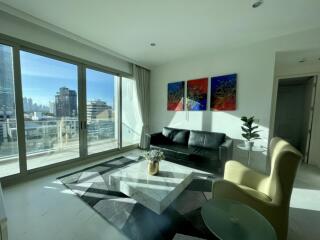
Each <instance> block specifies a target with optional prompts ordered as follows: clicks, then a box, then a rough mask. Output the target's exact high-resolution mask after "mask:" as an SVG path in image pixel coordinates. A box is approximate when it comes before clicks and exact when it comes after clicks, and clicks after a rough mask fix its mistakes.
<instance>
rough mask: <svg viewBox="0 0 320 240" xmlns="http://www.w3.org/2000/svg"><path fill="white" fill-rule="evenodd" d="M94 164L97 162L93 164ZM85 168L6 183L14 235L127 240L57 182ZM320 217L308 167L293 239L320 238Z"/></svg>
mask: <svg viewBox="0 0 320 240" xmlns="http://www.w3.org/2000/svg"><path fill="white" fill-rule="evenodd" d="M138 154H139V151H138V150H134V151H130V152H128V153H126V154H122V155H129V156H130V155H131V156H132V155H135V156H137V155H138ZM112 158H114V157H112ZM103 161H105V160H102V161H101V162H103ZM94 164H97V162H95V163H93V164H91V165H94ZM82 168H84V166H81V167H78V168H75V169H72V170H69V171H64V172H60V173H56V174H53V175H50V176H47V177H42V178H38V179H36V180H32V181H29V182H25V183H21V184H18V185H15V186H11V187H8V188H5V189H4V197H5V204H6V212H7V216H8V229H9V239H10V240H44V239H45V240H59V239H61V240H69V239H70V240H72V239H77V240H91V239H94V240H99V239H112V240H117V239H126V237H125V236H124V235H122V234H121V233H120V232H119V231H118V230H117V229H115V228H114V227H113V226H111V225H110V224H109V223H108V222H107V221H105V220H104V219H103V218H102V217H101V216H100V215H98V214H97V213H96V212H95V211H94V210H92V209H91V208H90V207H88V206H87V205H86V204H85V203H84V202H82V201H81V200H80V199H79V198H77V197H76V196H74V195H72V193H71V192H70V191H69V190H67V189H66V188H65V187H64V186H63V185H61V184H60V182H59V181H56V177H58V176H61V175H64V174H66V173H69V172H73V171H75V170H77V169H82ZM319 222H320V170H319V169H317V168H313V167H309V166H302V167H301V168H300V170H299V173H298V176H297V179H296V183H295V187H294V190H293V194H292V201H291V209H290V229H289V239H290V240H301V239H303V240H308V239H309V240H313V239H319V236H320V228H319V227H316V224H317V223H319ZM179 239H180V238H179Z"/></svg>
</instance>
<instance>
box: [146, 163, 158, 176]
mask: <svg viewBox="0 0 320 240" xmlns="http://www.w3.org/2000/svg"><path fill="white" fill-rule="evenodd" d="M158 173H159V162H154V161H149V162H148V174H149V175H152V176H154V175H157V174H158Z"/></svg>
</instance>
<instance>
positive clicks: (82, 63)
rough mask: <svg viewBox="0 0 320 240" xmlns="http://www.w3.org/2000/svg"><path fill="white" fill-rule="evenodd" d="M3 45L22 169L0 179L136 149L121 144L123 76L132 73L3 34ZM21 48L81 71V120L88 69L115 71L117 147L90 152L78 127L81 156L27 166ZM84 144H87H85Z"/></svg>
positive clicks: (0, 37) (0, 39)
mask: <svg viewBox="0 0 320 240" xmlns="http://www.w3.org/2000/svg"><path fill="white" fill-rule="evenodd" d="M0 44H3V45H7V46H9V47H12V53H13V73H14V88H15V101H16V117H17V119H16V121H17V135H18V150H19V167H20V172H19V173H17V174H12V175H9V176H5V177H2V178H0V180H1V181H3V182H4V183H5V184H11V183H16V182H17V181H21V180H25V179H29V178H32V177H37V176H42V175H45V174H48V173H51V172H55V171H60V170H63V169H65V168H66V167H67V166H70V167H73V166H77V165H80V164H87V163H92V162H93V161H96V160H101V159H103V158H106V157H110V156H112V155H115V154H119V153H122V152H125V151H128V150H131V149H136V148H137V147H138V146H139V144H133V145H130V146H126V147H123V146H122V145H123V144H122V124H121V121H122V91H121V88H122V77H126V78H132V75H131V74H128V73H126V72H122V71H119V70H116V69H113V68H110V67H108V66H104V65H101V64H98V63H94V62H91V61H88V60H85V59H82V58H79V57H75V56H72V55H69V54H66V53H63V52H60V51H56V50H53V49H50V48H46V47H43V46H40V45H37V44H34V43H30V42H27V41H24V40H21V39H17V38H14V37H11V36H7V35H5V34H2V33H0ZM20 51H25V52H29V53H32V54H36V55H40V56H43V57H47V58H51V59H54V60H58V61H62V62H65V63H70V64H73V65H76V66H77V71H78V76H77V77H78V106H79V107H78V108H79V109H78V110H79V114H78V118H79V121H86V117H87V115H86V114H87V113H86V107H85V106H86V69H87V68H88V69H93V70H96V71H100V72H104V73H107V74H112V75H114V76H117V77H118V78H119V83H118V84H117V85H118V87H117V95H118V99H117V100H118V106H119V110H118V113H117V119H118V121H117V122H118V126H119V127H118V136H119V137H118V148H117V149H111V150H106V151H103V152H99V153H94V154H90V155H88V149H87V146H88V145H87V139H86V133H85V131H83V130H81V129H79V154H80V156H79V158H72V159H69V160H66V161H63V162H58V163H54V164H50V165H46V166H41V167H38V168H34V169H29V170H28V169H27V157H26V140H25V124H24V112H23V93H22V79H21V64H20ZM83 146H85V147H83Z"/></svg>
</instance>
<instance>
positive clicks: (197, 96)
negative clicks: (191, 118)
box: [187, 78, 208, 111]
mask: <svg viewBox="0 0 320 240" xmlns="http://www.w3.org/2000/svg"><path fill="white" fill-rule="evenodd" d="M207 96H208V78H201V79H194V80H189V81H188V82H187V109H188V110H189V111H205V110H207Z"/></svg>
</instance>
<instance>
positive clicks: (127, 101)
mask: <svg viewBox="0 0 320 240" xmlns="http://www.w3.org/2000/svg"><path fill="white" fill-rule="evenodd" d="M121 96H122V146H123V147H126V146H130V145H133V144H138V143H140V136H141V130H142V120H141V115H140V110H139V102H138V96H137V86H136V82H135V80H133V79H130V78H124V77H123V78H122V88H121Z"/></svg>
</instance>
